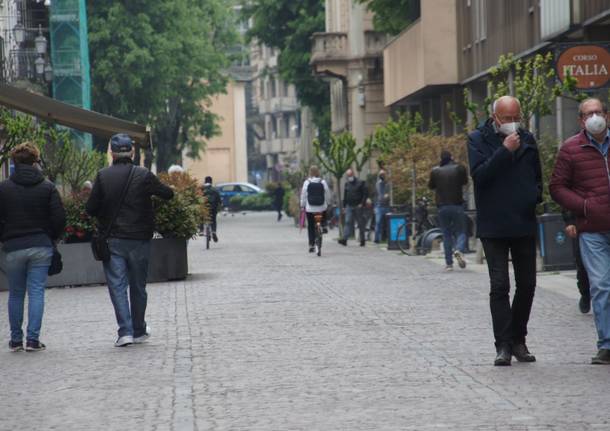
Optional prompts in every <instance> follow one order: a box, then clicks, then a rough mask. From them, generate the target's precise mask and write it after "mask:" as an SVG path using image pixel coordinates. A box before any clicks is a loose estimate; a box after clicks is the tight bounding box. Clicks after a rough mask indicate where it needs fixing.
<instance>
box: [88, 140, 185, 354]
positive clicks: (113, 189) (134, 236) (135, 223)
mask: <svg viewBox="0 0 610 431" xmlns="http://www.w3.org/2000/svg"><path fill="white" fill-rule="evenodd" d="M110 151H111V154H112V161H113V162H112V166H110V167H107V168H104V169H102V170H101V171H100V172H98V174H97V177H96V179H95V183H94V184H93V190H92V191H91V196H89V200H88V201H87V204H86V210H87V213H89V214H90V215H91V216H94V217H96V218H97V220H98V223H99V226H100V227H99V229H100V231H106V230H108V231H109V235H108V238H109V239H108V245H109V248H110V254H111V255H110V259H109V260H108V261H105V262H104V263H103V264H104V273H105V275H106V282H107V284H108V291H109V293H110V299H111V301H112V305H113V307H114V312H115V316H116V320H117V324H118V326H119V329H118V338H117V340H116V342H115V346H117V347H123V346H127V345H129V344H132V343H142V342H144V341H145V340H146V339H148V337H149V336H150V328H149V327H148V326H147V324H146V319H145V313H146V304H147V293H146V277H147V276H148V261H149V257H150V241H151V239H152V236H153V232H154V227H155V223H154V214H153V206H152V199H151V198H152V196H158V197H160V198H162V199H165V200H169V199H171V198H172V197H173V196H174V192H173V191H172V189H171V188H170V187H168V186H166V185H164V184H162V183H161V182H160V181H159V179H158V178H157V177H156V176H155V175H154V174H152V173H151V172H150V171H148V170H147V169H145V168H142V167H139V166H134V164H133V156H134V149H133V141H132V139H131V137H130V136H129V135H126V134H117V135H114V136H113V137H112V138H111V139H110ZM121 197H123V200H122V202H120V200H121ZM113 219H114V220H113ZM128 292H129V293H128Z"/></svg>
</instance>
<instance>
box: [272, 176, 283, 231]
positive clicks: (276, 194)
mask: <svg viewBox="0 0 610 431" xmlns="http://www.w3.org/2000/svg"><path fill="white" fill-rule="evenodd" d="M285 194H286V190H284V187H283V186H282V183H281V181H279V182H278V183H277V187H276V188H275V190H274V191H273V208H275V210H276V211H277V221H280V220H282V208H283V207H284V195H285Z"/></svg>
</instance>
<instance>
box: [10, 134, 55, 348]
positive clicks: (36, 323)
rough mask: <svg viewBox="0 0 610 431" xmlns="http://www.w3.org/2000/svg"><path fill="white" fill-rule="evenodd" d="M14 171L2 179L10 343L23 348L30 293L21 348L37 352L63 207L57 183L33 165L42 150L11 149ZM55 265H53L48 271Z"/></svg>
mask: <svg viewBox="0 0 610 431" xmlns="http://www.w3.org/2000/svg"><path fill="white" fill-rule="evenodd" d="M11 158H12V160H13V163H14V164H15V172H14V173H13V174H12V175H11V176H10V178H9V179H8V180H5V181H3V182H2V183H0V238H1V240H2V244H3V247H2V249H3V251H4V253H5V258H4V268H5V270H6V275H7V278H8V284H9V298H8V314H9V322H10V328H11V339H10V341H9V349H10V350H11V351H13V352H18V351H23V349H24V348H23V330H22V325H23V305H24V300H25V294H26V292H27V294H28V327H27V333H26V345H25V350H26V351H29V352H35V351H40V350H44V349H45V348H46V346H45V345H44V344H43V343H41V342H40V329H41V326H42V317H43V312H44V293H45V292H44V290H45V287H46V283H47V277H48V275H49V272H50V269H51V264H52V261H53V260H54V243H55V241H57V240H58V239H59V238H60V236H61V235H62V233H63V231H64V228H65V224H66V213H65V210H64V207H63V204H62V202H61V198H60V196H59V193H58V191H57V189H56V188H55V185H53V183H51V182H50V181H48V180H45V179H44V177H43V175H42V173H41V172H40V169H39V168H38V167H37V166H36V164H37V163H39V161H40V151H39V150H38V148H37V147H36V146H35V145H34V144H32V143H30V142H24V143H22V144H20V145H18V146H17V147H15V149H14V150H13V151H12V152H11ZM52 272H53V271H51V273H52Z"/></svg>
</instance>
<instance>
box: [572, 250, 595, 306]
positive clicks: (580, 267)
mask: <svg viewBox="0 0 610 431" xmlns="http://www.w3.org/2000/svg"><path fill="white" fill-rule="evenodd" d="M572 249H573V250H574V258H575V259H576V285H577V286H578V291H579V292H580V295H581V296H583V297H585V298H591V293H590V292H589V277H588V276H587V270H586V269H585V265H584V264H583V262H582V257H581V255H580V242H579V241H578V238H575V239H573V240H572Z"/></svg>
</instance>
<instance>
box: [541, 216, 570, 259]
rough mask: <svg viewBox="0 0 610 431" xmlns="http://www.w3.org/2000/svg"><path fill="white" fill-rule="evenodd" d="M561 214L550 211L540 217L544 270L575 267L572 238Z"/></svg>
mask: <svg viewBox="0 0 610 431" xmlns="http://www.w3.org/2000/svg"><path fill="white" fill-rule="evenodd" d="M564 229H565V222H564V221H563V217H562V216H561V214H555V213H548V214H542V215H541V216H539V217H538V236H539V238H538V241H539V243H540V257H541V258H542V270H543V271H559V270H568V269H575V268H576V262H575V260H574V250H573V248H572V238H570V237H569V236H567V235H566V233H565V230H564Z"/></svg>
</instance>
